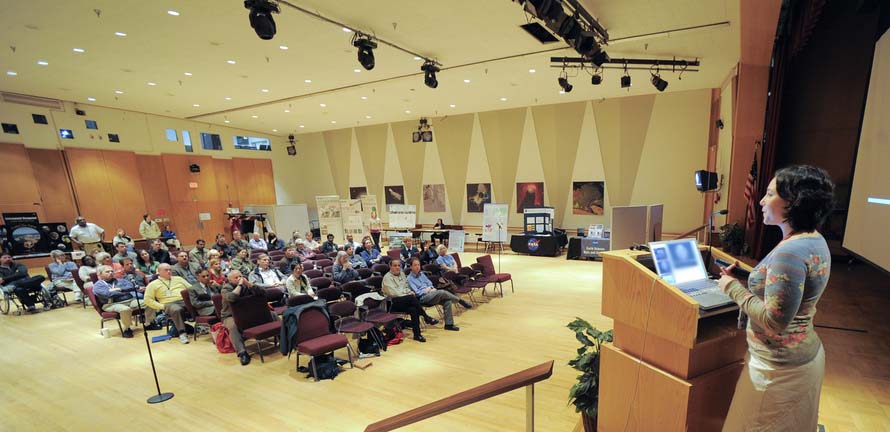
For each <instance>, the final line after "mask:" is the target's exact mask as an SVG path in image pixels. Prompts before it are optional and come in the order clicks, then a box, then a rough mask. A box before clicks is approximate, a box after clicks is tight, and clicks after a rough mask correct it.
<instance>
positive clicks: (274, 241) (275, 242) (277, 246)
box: [266, 231, 284, 251]
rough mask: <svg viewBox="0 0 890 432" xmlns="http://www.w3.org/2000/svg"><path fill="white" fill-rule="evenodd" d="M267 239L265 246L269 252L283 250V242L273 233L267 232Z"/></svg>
mask: <svg viewBox="0 0 890 432" xmlns="http://www.w3.org/2000/svg"><path fill="white" fill-rule="evenodd" d="M267 238H268V240H266V245H268V246H269V250H270V251H277V250H284V240H282V239H280V238H278V235H277V234H275V232H274V231H269V233H268V234H267Z"/></svg>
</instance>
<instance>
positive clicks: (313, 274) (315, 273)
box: [303, 269, 324, 279]
mask: <svg viewBox="0 0 890 432" xmlns="http://www.w3.org/2000/svg"><path fill="white" fill-rule="evenodd" d="M303 274H304V275H306V277H307V278H309V279H315V278H320V277H324V271H322V270H314V269H310V270H303Z"/></svg>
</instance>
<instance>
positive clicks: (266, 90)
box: [260, 89, 269, 93]
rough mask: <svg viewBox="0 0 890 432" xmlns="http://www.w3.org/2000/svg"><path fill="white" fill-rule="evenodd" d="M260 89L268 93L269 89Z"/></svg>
mask: <svg viewBox="0 0 890 432" xmlns="http://www.w3.org/2000/svg"><path fill="white" fill-rule="evenodd" d="M260 91H261V92H263V93H269V89H260Z"/></svg>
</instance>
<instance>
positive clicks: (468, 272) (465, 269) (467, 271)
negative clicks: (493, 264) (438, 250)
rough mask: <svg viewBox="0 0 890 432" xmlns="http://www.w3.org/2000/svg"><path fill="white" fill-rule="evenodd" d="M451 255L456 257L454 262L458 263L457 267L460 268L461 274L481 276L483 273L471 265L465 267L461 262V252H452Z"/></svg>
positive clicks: (471, 276) (473, 276)
mask: <svg viewBox="0 0 890 432" xmlns="http://www.w3.org/2000/svg"><path fill="white" fill-rule="evenodd" d="M451 257H452V258H454V263H455V264H457V268H458V269H460V274H462V275H464V276H467V277H469V278H475V277H476V276H480V275H481V274H482V272H481V271H478V270H473V269H472V268H470V267H464V266H463V264H461V263H460V254H458V253H457V252H454V253H452V254H451Z"/></svg>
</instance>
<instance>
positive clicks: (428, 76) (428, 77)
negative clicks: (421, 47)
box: [420, 60, 439, 89]
mask: <svg viewBox="0 0 890 432" xmlns="http://www.w3.org/2000/svg"><path fill="white" fill-rule="evenodd" d="M420 70H422V71H423V83H424V84H426V86H427V87H429V88H432V89H434V88H436V87H439V80H437V79H436V72H439V67H438V66H436V64H435V63H433V61H432V60H427V61H425V62H424V63H423V66H421V67H420Z"/></svg>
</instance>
